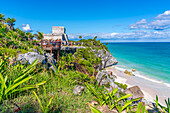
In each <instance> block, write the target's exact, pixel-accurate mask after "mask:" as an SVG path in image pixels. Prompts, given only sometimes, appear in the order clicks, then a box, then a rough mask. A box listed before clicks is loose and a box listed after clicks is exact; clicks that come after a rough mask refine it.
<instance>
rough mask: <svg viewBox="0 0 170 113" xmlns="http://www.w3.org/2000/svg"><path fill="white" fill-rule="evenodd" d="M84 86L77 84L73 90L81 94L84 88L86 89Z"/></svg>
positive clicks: (76, 93)
mask: <svg viewBox="0 0 170 113" xmlns="http://www.w3.org/2000/svg"><path fill="white" fill-rule="evenodd" d="M84 88H85V87H84V86H79V85H76V86H75V87H74V90H73V93H74V94H75V95H79V94H80V93H81V92H82V91H83V90H84Z"/></svg>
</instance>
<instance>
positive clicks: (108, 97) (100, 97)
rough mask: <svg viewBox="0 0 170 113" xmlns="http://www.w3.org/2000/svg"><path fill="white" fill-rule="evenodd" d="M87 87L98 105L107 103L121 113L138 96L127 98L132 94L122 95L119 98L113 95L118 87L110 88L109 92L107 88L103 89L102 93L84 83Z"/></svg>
mask: <svg viewBox="0 0 170 113" xmlns="http://www.w3.org/2000/svg"><path fill="white" fill-rule="evenodd" d="M85 85H86V87H87V89H88V90H89V91H90V92H91V93H92V94H93V95H94V97H95V98H94V100H95V101H97V102H98V103H99V104H100V106H102V105H108V106H109V108H110V110H111V109H113V108H117V110H118V111H119V113H121V112H122V111H123V110H124V109H126V108H127V107H128V106H130V105H131V104H132V102H133V101H138V100H139V99H140V98H137V99H132V100H127V98H129V97H130V96H132V94H127V95H124V96H122V97H120V98H118V97H117V95H115V94H116V93H117V92H118V89H117V88H115V89H114V90H113V89H112V91H111V92H109V91H108V90H107V89H105V91H106V93H103V92H102V91H100V93H98V92H97V90H95V89H94V88H93V87H92V86H91V85H89V84H87V83H86V84H85ZM121 102H123V103H124V105H122V104H121Z"/></svg>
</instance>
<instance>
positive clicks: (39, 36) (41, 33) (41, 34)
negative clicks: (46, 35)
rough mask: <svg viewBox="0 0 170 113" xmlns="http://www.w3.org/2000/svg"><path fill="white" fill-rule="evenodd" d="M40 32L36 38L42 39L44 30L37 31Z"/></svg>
mask: <svg viewBox="0 0 170 113" xmlns="http://www.w3.org/2000/svg"><path fill="white" fill-rule="evenodd" d="M37 33H38V34H36V38H37V39H38V40H42V39H43V32H37Z"/></svg>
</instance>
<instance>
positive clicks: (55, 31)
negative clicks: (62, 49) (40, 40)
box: [44, 26, 68, 44]
mask: <svg viewBox="0 0 170 113" xmlns="http://www.w3.org/2000/svg"><path fill="white" fill-rule="evenodd" d="M65 31H66V29H65V28H64V27H58V26H53V27H52V33H50V34H44V39H47V40H50V39H52V40H57V39H60V40H61V41H62V42H66V44H68V36H67V34H66V33H65Z"/></svg>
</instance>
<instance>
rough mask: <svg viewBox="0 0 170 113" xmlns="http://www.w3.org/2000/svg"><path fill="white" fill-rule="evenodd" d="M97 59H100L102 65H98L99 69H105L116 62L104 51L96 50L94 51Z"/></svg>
mask: <svg viewBox="0 0 170 113" xmlns="http://www.w3.org/2000/svg"><path fill="white" fill-rule="evenodd" d="M94 52H95V53H96V55H97V56H98V57H100V58H101V59H102V65H100V67H99V69H102V68H106V67H109V66H112V65H114V64H117V63H118V61H117V60H116V59H115V58H114V57H113V56H112V54H110V53H109V52H108V51H106V50H98V51H97V52H96V51H94Z"/></svg>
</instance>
